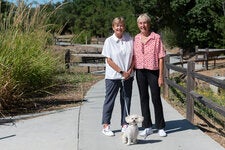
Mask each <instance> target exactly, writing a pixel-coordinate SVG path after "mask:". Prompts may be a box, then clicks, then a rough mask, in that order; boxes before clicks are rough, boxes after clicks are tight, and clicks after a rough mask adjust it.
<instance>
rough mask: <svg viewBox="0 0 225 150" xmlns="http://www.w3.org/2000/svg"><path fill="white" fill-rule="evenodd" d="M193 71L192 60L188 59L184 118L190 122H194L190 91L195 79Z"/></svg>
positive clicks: (192, 88)
mask: <svg viewBox="0 0 225 150" xmlns="http://www.w3.org/2000/svg"><path fill="white" fill-rule="evenodd" d="M194 71H195V65H194V62H193V61H189V62H188V64H187V95H186V110H187V111H186V118H187V120H188V121H190V122H191V123H194V99H193V98H192V96H191V94H190V92H191V91H193V90H194V86H195V79H194V77H193V75H192V74H191V73H192V72H194Z"/></svg>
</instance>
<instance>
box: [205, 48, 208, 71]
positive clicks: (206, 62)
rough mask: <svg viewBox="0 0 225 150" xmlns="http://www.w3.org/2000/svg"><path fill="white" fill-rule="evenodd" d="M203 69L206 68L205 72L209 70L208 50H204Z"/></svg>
mask: <svg viewBox="0 0 225 150" xmlns="http://www.w3.org/2000/svg"><path fill="white" fill-rule="evenodd" d="M205 51H206V52H205V67H206V70H208V69H209V49H208V48H206V49H205Z"/></svg>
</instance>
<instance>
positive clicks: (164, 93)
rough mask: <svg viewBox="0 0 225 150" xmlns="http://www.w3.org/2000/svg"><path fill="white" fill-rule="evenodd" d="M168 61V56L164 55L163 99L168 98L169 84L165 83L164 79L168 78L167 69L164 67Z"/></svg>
mask: <svg viewBox="0 0 225 150" xmlns="http://www.w3.org/2000/svg"><path fill="white" fill-rule="evenodd" d="M169 62H170V56H169V55H166V57H165V59H164V86H163V87H164V88H163V97H164V98H165V99H168V98H169V86H168V84H167V83H166V80H167V79H168V78H169V69H168V68H167V67H166V64H167V63H169Z"/></svg>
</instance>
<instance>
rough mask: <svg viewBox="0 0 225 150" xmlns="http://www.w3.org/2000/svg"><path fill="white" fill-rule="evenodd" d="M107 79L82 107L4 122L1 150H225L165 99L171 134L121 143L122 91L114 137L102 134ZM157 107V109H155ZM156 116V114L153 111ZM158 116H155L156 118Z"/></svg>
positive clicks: (135, 107) (136, 100) (135, 103)
mask: <svg viewBox="0 0 225 150" xmlns="http://www.w3.org/2000/svg"><path fill="white" fill-rule="evenodd" d="M104 97H105V88H104V80H101V81H99V82H98V83H96V84H95V85H94V86H93V87H92V88H91V89H90V90H89V92H88V93H87V95H86V99H87V102H85V103H84V104H83V105H82V106H80V107H75V108H69V109H65V110H61V111H53V112H47V113H42V114H32V115H26V116H17V117H16V118H15V119H18V121H17V122H16V125H12V124H5V125H0V149H1V150H105V149H107V150H137V149H138V150H144V149H145V150H146V149H151V150H165V149H168V150H190V149H192V150H205V149H207V150H224V148H223V147H222V146H220V145H219V144H218V143H216V142H215V141H214V140H213V139H211V138H210V137H209V136H207V135H206V134H204V133H203V132H201V131H200V130H199V129H197V128H195V127H194V126H193V125H191V124H190V123H189V122H188V121H187V120H185V119H184V118H183V117H182V116H181V115H180V114H179V113H178V112H177V111H176V110H174V109H173V108H172V107H171V106H170V105H169V104H167V103H166V102H165V101H164V100H163V106H164V114H165V119H166V132H167V134H168V136H167V137H159V136H158V135H157V133H155V134H153V135H150V136H148V138H147V139H143V138H141V137H139V143H138V144H136V145H131V146H126V145H124V144H122V142H121V132H120V130H121V127H120V109H119V108H120V105H119V100H118V98H119V94H118V98H117V100H116V103H115V108H114V111H113V117H112V124H111V128H112V130H113V131H114V132H115V136H114V137H106V136H104V135H103V134H102V133H101V130H102V125H101V117H102V105H103V101H104ZM151 110H153V109H151ZM131 113H136V114H141V113H140V104H139V95H138V89H137V85H136V81H134V88H133V96H132V107H131ZM152 115H153V114H152ZM152 118H154V117H152Z"/></svg>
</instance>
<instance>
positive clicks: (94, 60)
mask: <svg viewBox="0 0 225 150" xmlns="http://www.w3.org/2000/svg"><path fill="white" fill-rule="evenodd" d="M72 56H74V57H79V58H81V62H71V57H72ZM104 60H105V57H104V56H103V55H101V54H100V53H98V54H96V53H94V54H91V53H89V54H87V53H85V54H84V53H74V51H71V50H70V49H67V51H66V54H65V65H66V69H69V68H70V67H71V65H72V64H75V65H77V66H82V67H88V73H90V72H91V69H90V68H91V67H105V63H104Z"/></svg>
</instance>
